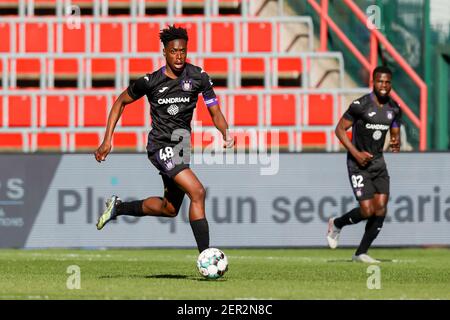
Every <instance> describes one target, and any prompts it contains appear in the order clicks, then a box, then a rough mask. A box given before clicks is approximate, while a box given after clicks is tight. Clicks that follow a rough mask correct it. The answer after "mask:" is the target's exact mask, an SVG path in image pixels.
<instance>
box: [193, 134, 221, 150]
mask: <svg viewBox="0 0 450 320" xmlns="http://www.w3.org/2000/svg"><path fill="white" fill-rule="evenodd" d="M214 139H215V136H214V135H213V133H211V132H208V131H193V132H192V133H191V144H192V148H193V149H196V150H198V149H203V148H206V147H208V146H211V145H212V144H213V143H214Z"/></svg>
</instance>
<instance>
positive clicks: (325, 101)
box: [308, 94, 334, 125]
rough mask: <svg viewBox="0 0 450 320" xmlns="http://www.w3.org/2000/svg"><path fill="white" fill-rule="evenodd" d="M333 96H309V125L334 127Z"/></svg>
mask: <svg viewBox="0 0 450 320" xmlns="http://www.w3.org/2000/svg"><path fill="white" fill-rule="evenodd" d="M333 123H334V121H333V96H332V95H329V94H311V95H309V96H308V124H309V125H333Z"/></svg>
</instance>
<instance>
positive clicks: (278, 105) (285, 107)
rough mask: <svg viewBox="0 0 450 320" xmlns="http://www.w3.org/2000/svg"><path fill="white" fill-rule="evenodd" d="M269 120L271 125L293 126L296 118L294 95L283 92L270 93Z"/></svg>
mask: <svg viewBox="0 0 450 320" xmlns="http://www.w3.org/2000/svg"><path fill="white" fill-rule="evenodd" d="M270 101H271V106H270V122H269V125H272V126H295V125H296V119H297V118H298V116H299V115H297V114H296V107H295V103H296V99H295V95H290V94H283V95H272V96H271V97H270Z"/></svg>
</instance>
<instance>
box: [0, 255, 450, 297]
mask: <svg viewBox="0 0 450 320" xmlns="http://www.w3.org/2000/svg"><path fill="white" fill-rule="evenodd" d="M224 251H225V253H226V254H227V256H228V259H229V270H228V272H227V274H226V275H225V276H224V277H223V278H221V279H219V280H205V279H203V278H202V277H201V276H200V275H199V274H198V273H197V268H196V258H197V252H196V250H193V249H192V250H188V249H186V250H181V249H146V250H144V249H139V250H137V249H117V250H62V249H61V250H60V249H51V250H14V249H12V250H11V249H2V250H0V299H450V267H449V266H450V250H449V249H381V248H374V249H371V251H370V254H371V255H372V256H373V257H375V258H378V259H381V260H382V263H381V264H380V265H379V267H380V269H379V274H380V278H379V279H380V282H379V283H380V284H381V288H380V289H368V286H367V283H368V278H369V277H371V276H374V275H375V274H374V273H368V271H370V270H368V265H365V264H360V263H354V262H351V261H350V259H351V255H352V253H353V249H337V250H330V249H224ZM71 265H76V266H78V267H79V268H80V285H81V288H80V289H72V290H69V289H68V288H67V282H68V278H69V277H71V276H72V275H73V274H71V273H68V272H67V271H68V267H69V266H71ZM69 282H70V281H69ZM369 282H370V281H369ZM72 283H73V282H72ZM371 283H375V282H371Z"/></svg>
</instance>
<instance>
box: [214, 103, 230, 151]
mask: <svg viewBox="0 0 450 320" xmlns="http://www.w3.org/2000/svg"><path fill="white" fill-rule="evenodd" d="M208 111H209V114H210V115H211V119H212V121H213V123H214V125H215V126H216V128H217V130H219V131H220V133H222V137H223V141H224V143H223V146H224V148H232V147H233V146H234V138H233V137H231V136H230V135H229V132H228V123H227V120H225V117H224V116H223V113H222V111H220V107H219V105H215V106H212V107H209V108H208Z"/></svg>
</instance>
